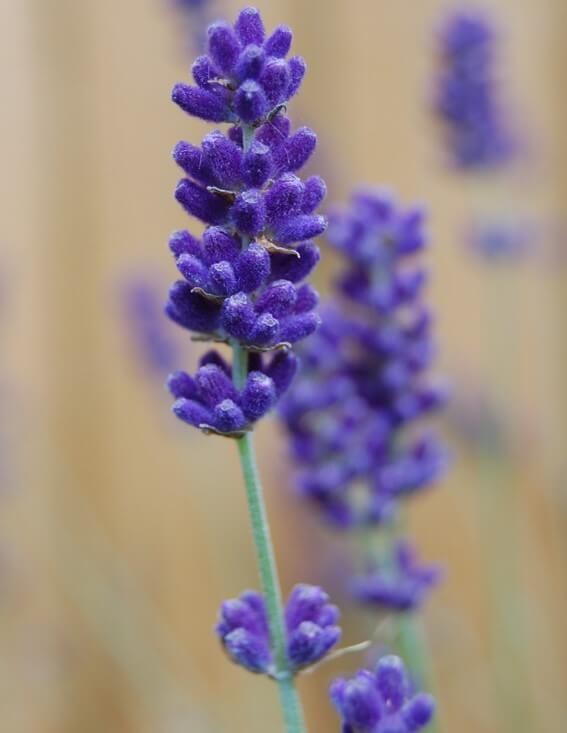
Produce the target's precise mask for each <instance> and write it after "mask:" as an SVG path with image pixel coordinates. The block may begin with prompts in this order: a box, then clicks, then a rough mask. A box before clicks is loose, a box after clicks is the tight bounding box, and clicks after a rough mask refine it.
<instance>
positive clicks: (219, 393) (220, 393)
mask: <svg viewBox="0 0 567 733" xmlns="http://www.w3.org/2000/svg"><path fill="white" fill-rule="evenodd" d="M195 384H196V385H197V391H198V395H199V399H200V400H201V401H202V402H203V404H205V405H206V406H207V407H211V408H214V407H215V406H216V405H218V404H220V403H221V402H222V401H223V400H226V399H229V400H237V399H238V395H237V394H236V389H235V388H234V385H233V384H232V381H231V380H230V378H229V377H228V375H227V374H226V372H225V371H224V369H221V368H220V367H218V366H217V365H216V364H206V365H205V366H202V367H200V368H199V370H198V371H197V373H196V374H195Z"/></svg>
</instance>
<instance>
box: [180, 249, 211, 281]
mask: <svg viewBox="0 0 567 733" xmlns="http://www.w3.org/2000/svg"><path fill="white" fill-rule="evenodd" d="M177 269H178V270H179V272H180V273H181V274H182V275H183V277H184V278H185V279H186V280H187V282H188V283H189V285H191V287H192V288H206V287H207V283H208V281H209V271H208V269H207V267H206V266H205V265H204V264H203V262H202V261H201V260H200V259H198V258H197V257H195V256H194V255H186V254H182V255H181V256H180V257H178V258H177Z"/></svg>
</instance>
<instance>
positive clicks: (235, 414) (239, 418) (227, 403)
mask: <svg viewBox="0 0 567 733" xmlns="http://www.w3.org/2000/svg"><path fill="white" fill-rule="evenodd" d="M212 424H213V425H214V427H215V428H216V429H217V430H220V431H221V432H223V433H232V432H235V431H237V430H242V428H244V427H245V426H246V418H245V417H244V414H243V412H242V410H241V409H240V407H238V405H236V404H235V403H234V402H233V400H230V399H226V400H222V402H219V403H218V404H217V405H215V408H214V411H213V423H212Z"/></svg>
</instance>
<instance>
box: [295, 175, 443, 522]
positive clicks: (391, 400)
mask: <svg viewBox="0 0 567 733" xmlns="http://www.w3.org/2000/svg"><path fill="white" fill-rule="evenodd" d="M423 224H424V216H423V212H422V211H421V210H420V209H416V208H414V209H409V210H407V211H405V210H402V209H401V208H400V207H399V206H398V205H397V204H396V203H395V202H394V201H393V200H392V198H391V197H390V196H388V195H386V194H384V193H381V192H379V191H378V192H377V191H371V190H364V191H360V192H358V193H357V194H355V195H354V196H353V199H352V203H351V205H350V206H349V207H348V208H347V209H345V210H338V211H336V212H335V213H334V214H333V215H332V216H331V218H330V227H329V240H330V242H331V244H332V245H333V246H334V247H335V248H336V249H338V250H339V251H340V252H341V254H342V255H344V257H345V259H346V267H345V268H344V269H343V271H342V273H341V275H340V277H339V280H338V283H337V288H338V290H339V293H340V297H339V298H335V302H334V303H332V304H330V305H329V306H328V307H327V308H326V309H324V323H323V326H322V328H321V329H320V330H319V332H318V333H317V334H316V335H315V337H313V338H312V339H311V340H310V343H309V344H308V345H307V346H306V347H305V348H304V349H303V351H302V359H303V363H304V368H303V370H302V373H301V375H300V377H299V379H298V381H297V383H296V384H295V386H294V389H293V390H292V391H291V392H290V394H289V395H288V396H287V397H286V399H285V401H284V402H283V404H282V406H281V414H282V416H283V419H284V421H285V423H286V426H287V428H288V431H289V433H290V435H291V442H292V450H293V453H294V457H295V458H296V460H297V462H298V463H299V466H300V473H299V488H300V491H301V492H302V494H304V495H305V496H307V497H308V498H309V499H311V500H312V501H313V502H314V504H315V505H317V506H319V507H320V509H321V511H322V514H323V516H324V517H325V518H326V519H327V520H328V521H329V522H330V523H331V524H333V525H335V526H337V527H342V528H350V527H353V526H357V525H358V526H359V525H369V524H377V523H382V522H385V521H388V520H391V519H392V516H393V514H394V513H395V510H396V505H397V503H398V501H399V500H400V499H401V498H402V497H404V496H407V495H408V494H411V493H414V492H416V491H419V490H421V489H423V488H424V487H426V486H428V485H430V484H431V483H433V482H434V481H435V480H437V478H438V477H439V475H440V474H441V473H442V472H443V469H444V466H445V463H446V458H445V454H444V451H443V449H442V448H441V446H440V444H439V443H438V441H437V440H436V438H435V437H434V436H433V435H431V434H430V433H427V432H424V431H421V433H420V432H418V431H417V432H416V430H415V428H414V429H412V431H411V434H410V433H409V432H408V431H407V430H406V427H408V426H410V425H413V424H414V423H416V422H417V421H418V420H419V419H420V418H422V417H424V416H426V415H427V414H429V413H431V412H432V411H433V410H435V409H437V408H439V407H440V406H441V405H442V404H443V403H444V400H445V390H444V389H443V388H441V387H440V386H436V385H434V384H433V383H432V382H431V381H430V379H429V378H428V377H427V371H428V369H429V366H430V364H431V361H432V358H433V356H434V353H435V349H434V344H433V341H432V335H431V327H432V318H431V315H430V313H429V312H428V310H427V309H426V308H425V306H424V305H423V303H422V297H421V293H422V290H423V286H424V283H425V281H426V273H425V271H424V269H423V268H422V267H421V266H419V265H418V264H417V263H416V262H415V255H416V254H418V253H419V252H420V251H421V250H423V248H424V247H425V233H424V230H423Z"/></svg>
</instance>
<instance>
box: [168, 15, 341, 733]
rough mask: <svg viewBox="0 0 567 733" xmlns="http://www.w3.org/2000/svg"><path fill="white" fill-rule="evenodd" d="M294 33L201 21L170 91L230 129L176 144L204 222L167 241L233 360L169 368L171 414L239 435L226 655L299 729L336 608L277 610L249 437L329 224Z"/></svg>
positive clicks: (256, 22)
mask: <svg viewBox="0 0 567 733" xmlns="http://www.w3.org/2000/svg"><path fill="white" fill-rule="evenodd" d="M291 42H292V33H291V31H290V29H289V28H287V26H279V27H278V28H276V30H275V31H273V33H271V34H270V35H268V36H267V37H266V32H265V29H264V24H263V22H262V18H261V16H260V13H259V12H258V10H256V9H255V8H245V9H244V10H242V11H241V12H240V14H239V15H238V18H237V19H236V22H235V23H234V25H231V24H229V23H226V22H218V23H214V24H213V25H212V26H210V27H209V30H208V49H207V54H206V55H203V56H200V57H199V58H198V59H196V61H195V63H194V64H193V67H192V72H193V79H194V82H195V84H194V85H190V84H185V83H180V84H176V85H175V87H174V89H173V93H172V99H173V101H174V102H175V103H176V104H177V105H178V106H179V107H181V109H182V110H184V111H185V112H187V113H188V114H190V115H192V116H194V117H200V118H201V119H204V120H208V121H210V122H214V123H225V122H226V123H230V124H231V127H230V128H229V129H228V131H227V132H226V133H225V132H223V131H221V130H213V131H212V132H210V133H209V134H208V135H206V136H205V138H204V139H203V140H202V142H201V144H200V145H198V146H197V145H194V144H192V143H190V142H186V141H181V142H180V143H178V144H177V145H176V147H175V149H174V151H173V157H174V160H175V162H176V163H177V164H178V165H179V167H180V168H181V169H182V171H183V178H182V179H181V181H180V182H179V183H178V185H177V188H176V190H175V198H176V199H177V201H178V202H179V204H180V205H181V206H182V207H183V209H184V210H185V211H186V212H187V213H188V214H189V215H191V216H193V217H195V218H196V219H198V220H200V221H201V222H203V224H204V225H205V231H204V233H203V235H202V237H200V238H197V237H195V236H193V235H192V234H190V233H189V232H188V231H186V230H182V231H179V232H176V233H175V234H174V235H173V236H172V237H171V239H170V249H171V252H172V254H173V257H174V259H175V264H176V266H177V269H178V271H179V273H180V275H181V278H182V279H180V280H178V281H177V282H176V283H175V284H174V285H173V286H172V288H171V290H170V293H169V298H168V301H167V304H166V313H167V315H168V316H169V317H170V318H171V319H172V320H173V321H174V322H175V323H176V324H178V325H179V326H181V327H182V328H185V329H187V330H189V331H192V332H193V334H194V338H195V339H196V340H199V341H212V342H215V343H223V344H226V345H227V346H228V347H230V349H231V350H232V363H227V362H226V361H225V360H224V358H223V357H222V356H221V354H220V353H218V352H216V351H213V352H209V353H208V354H207V355H206V356H205V357H203V359H202V360H201V364H200V367H199V369H198V370H197V372H196V374H195V375H194V376H191V375H189V374H187V373H186V372H183V371H180V372H176V373H174V374H173V375H171V377H170V379H169V382H168V387H169V389H170V392H171V394H172V396H173V397H174V398H175V403H174V405H173V410H174V412H175V414H176V415H177V417H179V418H180V419H181V420H183V421H184V422H186V423H188V424H190V425H192V426H195V427H197V428H199V429H201V430H202V431H204V432H205V433H215V434H218V435H223V436H227V437H231V438H234V439H235V441H236V444H237V447H238V452H239V456H240V464H241V468H242V473H243V477H244V482H245V485H246V498H247V502H248V508H249V514H250V520H251V528H252V536H253V539H254V544H255V548H256V556H257V560H258V569H259V574H260V579H261V582H262V590H263V595H262V596H258V595H257V594H253V593H248V594H245V595H244V596H243V597H242V598H241V599H239V600H237V601H229V602H227V603H226V604H225V605H224V606H223V610H222V613H221V619H220V622H219V627H218V633H219V635H220V636H221V638H222V640H223V644H224V646H225V648H226V650H227V652H228V654H229V655H230V656H231V658H232V659H233V660H234V661H235V662H237V663H238V664H241V665H243V666H244V667H246V668H247V669H250V670H252V671H255V672H266V673H268V674H270V675H271V676H272V677H273V678H274V679H275V681H276V683H277V686H278V691H279V697H280V702H281V707H282V713H283V718H284V721H285V726H286V731H287V733H304V731H305V723H304V720H303V713H302V709H301V703H300V700H299V696H298V693H297V690H296V688H295V683H294V674H295V672H296V671H297V670H298V669H300V668H301V667H303V666H305V665H307V664H312V663H313V662H314V661H317V660H318V659H320V658H321V657H322V656H323V655H324V654H325V653H326V652H327V651H328V649H329V648H330V647H331V646H332V645H333V644H334V643H335V642H336V640H337V638H338V634H339V632H338V629H337V627H336V623H335V622H336V620H337V613H336V611H334V610H333V607H331V606H329V605H328V603H327V601H328V599H327V597H326V596H325V594H323V593H322V591H320V590H317V589H315V590H309V589H306V588H305V589H303V590H301V589H300V590H297V589H296V591H294V594H293V595H292V599H290V604H289V605H288V616H287V618H285V617H284V612H283V608H282V605H283V604H282V599H281V590H280V584H279V580H278V573H277V566H276V562H275V557H274V549H273V546H272V541H271V537H270V531H269V526H268V517H267V512H266V507H265V505H264V498H263V492H262V487H261V484H260V479H259V476H258V470H257V467H256V463H255V457H254V449H253V441H252V435H251V431H252V429H253V427H254V425H255V424H256V423H257V421H258V420H260V419H261V418H263V417H264V416H265V415H266V414H267V413H268V411H269V410H270V409H271V408H272V407H273V406H274V405H275V404H276V402H277V401H278V400H279V399H280V397H281V396H282V395H283V394H284V393H285V391H286V390H287V389H288V387H289V386H290V384H291V382H292V380H293V378H294V376H295V372H296V368H297V361H296V357H295V356H294V354H293V353H292V348H293V347H294V345H295V344H296V343H297V342H299V341H302V340H303V339H305V338H306V337H308V336H309V335H311V334H312V333H313V332H314V331H315V330H316V329H317V327H318V325H319V317H318V315H317V314H316V312H315V309H316V307H317V304H318V295H317V292H316V291H315V290H314V289H313V288H312V287H311V285H309V283H307V282H305V279H306V278H307V276H308V275H309V274H310V272H311V270H312V269H313V268H314V267H315V265H316V264H317V262H318V259H319V251H318V249H317V246H316V245H315V244H314V243H313V242H312V241H311V240H312V239H313V238H314V237H316V236H317V235H319V234H321V233H322V232H323V231H324V230H325V228H326V221H325V219H324V218H323V217H321V216H319V215H317V214H316V209H317V207H318V206H319V204H320V203H321V201H322V200H323V198H324V196H325V193H326V189H325V184H324V182H323V180H322V179H321V178H319V177H318V176H311V177H310V178H308V179H307V180H305V181H304V180H302V179H301V178H300V177H299V175H298V172H299V171H300V169H301V168H302V167H303V166H304V165H305V163H306V162H307V161H308V159H309V158H310V156H311V155H312V154H313V152H314V150H315V146H316V143H317V138H316V135H315V133H314V132H313V130H311V129H309V128H307V127H302V128H300V129H298V130H295V131H293V130H292V129H291V124H290V121H289V119H288V118H287V117H286V114H285V113H286V103H287V102H288V100H289V99H290V98H291V97H292V96H293V95H294V94H295V93H296V92H297V91H298V89H299V87H300V84H301V80H302V78H303V75H304V73H305V62H304V61H303V59H301V58H300V57H298V56H296V57H292V58H290V59H289V60H288V59H287V55H288V52H289V50H290V46H291ZM290 608H291V610H289V609H290Z"/></svg>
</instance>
